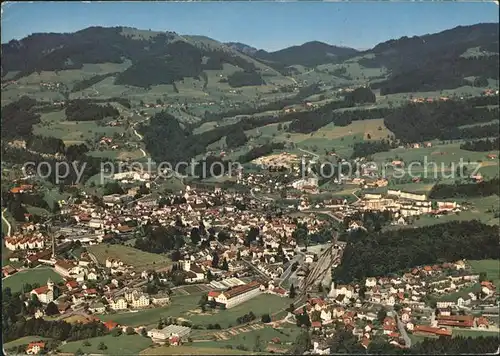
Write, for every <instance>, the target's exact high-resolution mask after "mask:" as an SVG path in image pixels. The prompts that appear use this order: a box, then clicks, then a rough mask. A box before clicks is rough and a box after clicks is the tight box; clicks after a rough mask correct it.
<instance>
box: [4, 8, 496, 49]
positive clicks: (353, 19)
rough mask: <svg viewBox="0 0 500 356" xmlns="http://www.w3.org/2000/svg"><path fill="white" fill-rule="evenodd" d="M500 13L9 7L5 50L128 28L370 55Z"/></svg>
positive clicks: (488, 19) (490, 19)
mask: <svg viewBox="0 0 500 356" xmlns="http://www.w3.org/2000/svg"><path fill="white" fill-rule="evenodd" d="M498 10H499V9H498V6H497V5H495V4H494V3H491V2H490V3H486V2H381V1H377V2H350V3H346V2H336V1H333V2H311V1H301V2H263V1H262V2H261V1H257V2H256V1H253V2H185V3H182V2H148V3H145V2H38V1H37V2H33V3H27V2H24V3H15V2H8V3H2V43H5V42H8V41H10V40H11V39H21V38H23V37H25V36H27V35H29V34H31V33H36V32H74V31H78V30H81V29H84V28H86V27H89V26H105V27H109V26H129V27H137V28H140V29H151V30H157V31H175V32H177V33H179V34H197V35H205V36H208V37H212V38H214V39H216V40H219V41H223V42H228V41H234V42H236V41H237V42H243V43H246V44H248V45H251V46H254V47H257V48H262V49H266V50H277V49H281V48H284V47H288V46H291V45H296V44H302V43H304V42H307V41H312V40H317V41H323V42H327V43H330V44H334V45H341V46H349V47H354V48H358V49H366V48H370V47H373V46H374V45H376V44H377V43H379V42H383V41H386V40H388V39H392V38H399V37H401V36H412V35H423V34H426V33H434V32H438V31H441V30H445V29H449V28H453V27H456V26H459V25H470V24H475V23H480V22H497V23H498V17H499V15H498Z"/></svg>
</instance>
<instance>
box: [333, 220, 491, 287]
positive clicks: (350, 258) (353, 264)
mask: <svg viewBox="0 0 500 356" xmlns="http://www.w3.org/2000/svg"><path fill="white" fill-rule="evenodd" d="M437 236H439V238H437ZM497 247H498V227H495V226H489V225H484V224H482V223H480V222H478V221H475V220H473V221H464V222H457V221H453V222H448V223H444V224H438V225H432V226H426V227H420V228H409V229H402V230H393V231H386V232H371V233H368V232H365V231H363V230H358V231H356V232H353V233H351V234H350V235H349V236H348V237H347V247H346V249H345V251H344V255H343V259H342V263H341V264H340V266H339V267H338V268H336V269H335V272H334V275H335V280H336V281H337V283H342V284H344V283H350V282H352V281H356V280H357V281H362V280H364V279H365V278H366V277H373V276H387V275H390V274H397V273H401V272H403V271H404V270H406V269H408V268H412V267H416V266H422V265H427V264H435V263H437V262H439V261H456V260H459V259H463V258H466V259H470V260H481V259H488V258H497V256H498V255H497Z"/></svg>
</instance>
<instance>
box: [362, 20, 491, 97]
mask: <svg viewBox="0 0 500 356" xmlns="http://www.w3.org/2000/svg"><path fill="white" fill-rule="evenodd" d="M498 36H499V26H498V23H486V24H477V25H472V26H459V27H456V28H453V29H450V30H446V31H443V32H439V33H436V34H428V35H424V36H414V37H411V38H409V37H401V38H400V39H397V40H390V41H387V42H383V43H380V44H378V45H376V46H375V47H374V48H373V49H371V50H368V51H365V52H361V53H360V55H369V56H366V57H367V58H365V59H362V60H360V61H359V63H360V64H361V65H363V66H365V67H373V68H380V67H385V68H387V69H388V70H389V71H390V73H391V75H390V77H389V79H387V80H385V81H382V82H379V83H376V84H374V85H372V87H373V88H380V89H381V91H382V94H386V93H400V92H415V91H433V90H441V89H451V88H456V87H458V86H461V85H463V84H464V78H466V77H474V76H481V77H485V78H494V79H495V78H498V68H499V57H498V53H499V49H498V47H499V41H498V38H499V37H498ZM470 50H473V51H472V52H471V53H470V54H468V55H466V53H467V52H468V51H470Z"/></svg>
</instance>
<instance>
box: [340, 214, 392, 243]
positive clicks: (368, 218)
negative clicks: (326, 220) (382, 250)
mask: <svg viewBox="0 0 500 356" xmlns="http://www.w3.org/2000/svg"><path fill="white" fill-rule="evenodd" d="M393 215H394V214H393V212H391V211H389V210H384V211H377V210H374V211H372V210H367V211H357V212H355V213H354V214H352V215H350V216H346V217H345V218H344V221H343V226H344V228H345V229H348V228H349V225H350V223H351V222H353V221H361V222H362V223H363V227H364V228H365V229H367V230H368V232H372V231H374V232H378V231H380V230H382V227H383V226H384V225H387V224H389V223H390V222H391V221H392V220H393ZM341 240H345V236H343V237H341Z"/></svg>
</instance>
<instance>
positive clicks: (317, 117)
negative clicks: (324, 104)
mask: <svg viewBox="0 0 500 356" xmlns="http://www.w3.org/2000/svg"><path fill="white" fill-rule="evenodd" d="M295 116H296V117H297V118H296V119H294V120H293V121H292V122H291V123H290V125H288V131H290V132H299V133H303V134H308V133H311V132H314V131H317V130H318V129H320V128H321V127H323V126H325V125H328V124H329V123H330V122H332V120H333V116H332V113H331V112H323V111H322V110H314V111H304V112H301V113H297V114H296V115H295Z"/></svg>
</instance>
